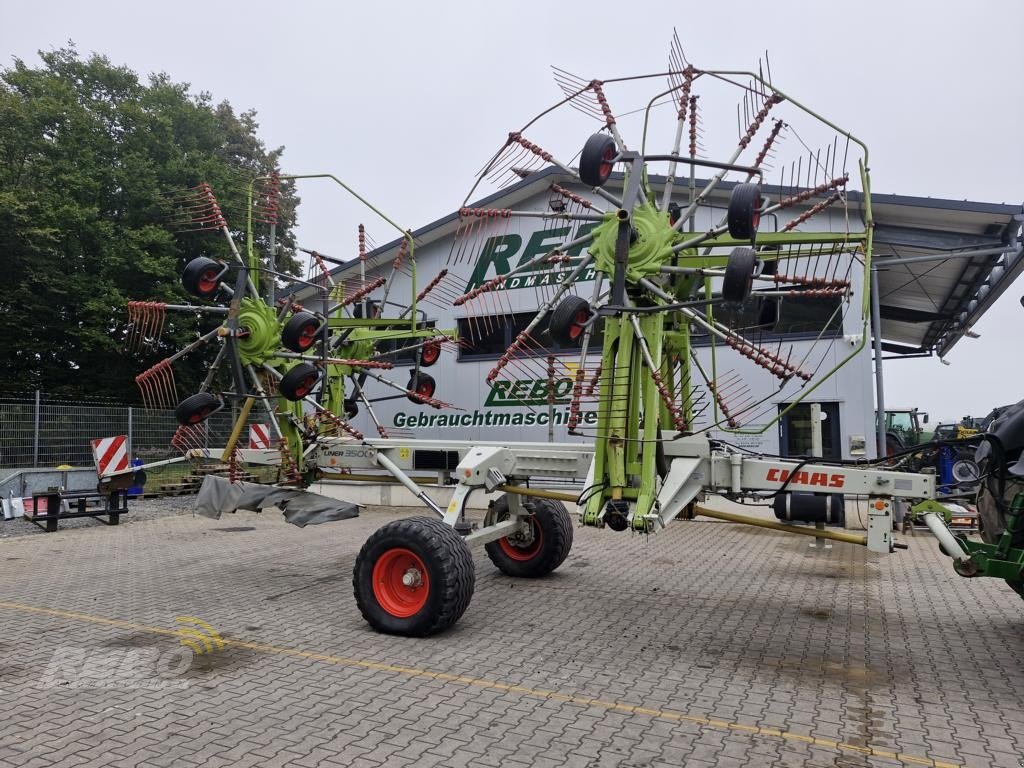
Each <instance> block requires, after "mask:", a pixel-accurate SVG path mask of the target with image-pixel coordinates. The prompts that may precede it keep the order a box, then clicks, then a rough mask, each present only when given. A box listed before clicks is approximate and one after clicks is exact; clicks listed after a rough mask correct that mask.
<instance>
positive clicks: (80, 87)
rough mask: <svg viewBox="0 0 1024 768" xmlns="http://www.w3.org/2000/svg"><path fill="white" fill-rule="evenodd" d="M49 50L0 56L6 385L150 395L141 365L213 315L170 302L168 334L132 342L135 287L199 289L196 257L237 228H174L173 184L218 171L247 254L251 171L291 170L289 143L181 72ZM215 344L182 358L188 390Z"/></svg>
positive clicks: (216, 185)
mask: <svg viewBox="0 0 1024 768" xmlns="http://www.w3.org/2000/svg"><path fill="white" fill-rule="evenodd" d="M40 57H41V59H42V64H41V66H39V67H29V66H28V65H26V64H25V63H24V62H23V61H20V60H15V62H14V64H13V66H11V67H10V68H8V69H5V70H0V266H2V272H3V277H4V280H3V289H2V290H0V387H2V388H3V389H5V390H7V391H12V390H21V391H27V390H31V389H35V388H39V389H42V390H44V391H46V392H50V393H55V394H60V395H65V396H70V397H97V396H100V397H112V398H117V399H119V400H122V401H126V402H138V399H139V393H138V390H137V389H136V388H135V384H134V377H135V375H136V374H138V373H139V372H140V371H141V370H143V369H144V368H146V367H148V366H149V365H151V364H152V363H153V362H155V361H156V360H158V359H161V358H162V357H165V356H166V355H167V354H169V353H171V352H173V351H174V350H176V349H179V348H180V347H181V346H183V345H184V344H186V343H188V342H189V341H190V340H193V339H195V338H196V336H197V335H198V334H199V333H200V332H201V331H205V330H208V329H209V328H210V327H211V326H210V320H208V319H207V320H200V319H199V318H198V317H192V316H188V315H186V316H181V315H169V316H168V324H167V328H166V330H165V334H164V339H163V342H162V344H161V347H160V348H159V349H155V350H149V351H147V352H146V353H145V354H144V355H143V357H142V358H141V359H140V358H138V357H133V356H130V355H127V354H125V353H124V349H123V347H124V333H125V327H126V306H127V302H128V301H129V300H130V299H145V300H153V301H165V302H169V303H188V301H189V298H188V297H187V296H186V294H185V293H184V292H183V290H182V289H181V284H180V281H179V275H180V273H181V269H182V267H183V266H184V265H185V264H186V263H187V262H188V261H189V260H190V259H192V258H194V257H196V256H199V255H206V256H211V257H214V258H224V259H227V258H229V249H228V245H227V243H226V242H225V240H224V239H223V237H218V236H217V235H216V234H213V233H209V232H205V233H203V232H186V233H181V232H176V231H174V230H173V229H172V228H171V226H170V219H171V216H170V214H171V210H170V206H169V203H168V201H169V200H170V199H171V195H173V194H174V193H175V192H180V191H182V190H185V189H187V188H190V187H195V186H196V185H198V184H199V183H201V182H206V183H208V184H210V185H211V187H212V188H213V190H214V192H215V193H216V195H217V197H218V200H219V201H220V203H221V207H222V208H223V210H224V212H225V215H226V218H227V220H228V225H229V226H230V227H231V229H232V233H233V236H234V238H235V240H236V242H237V243H239V246H240V248H241V249H242V252H243V253H244V248H243V247H242V246H243V244H244V229H245V226H246V192H247V187H248V184H249V182H250V180H251V179H253V178H254V177H255V176H262V175H268V174H270V173H271V172H273V171H275V170H279V161H280V157H281V153H282V151H283V148H278V149H273V150H268V149H267V148H266V147H265V146H264V144H263V142H262V141H261V140H260V139H259V137H258V135H257V129H258V127H259V126H258V124H257V122H256V114H255V112H253V111H247V112H242V113H238V114H236V112H235V111H234V109H233V108H232V107H231V105H230V104H229V103H228V102H226V101H224V102H220V103H214V101H213V99H212V97H211V96H210V94H208V93H205V92H203V93H199V94H193V93H191V92H190V90H189V85H188V84H185V83H175V82H172V81H171V79H170V78H169V77H168V76H167V75H164V74H157V75H152V76H150V77H149V78H148V81H145V82H144V81H142V80H140V78H139V76H138V75H137V74H136V73H135V72H133V71H131V70H130V69H128V68H126V67H122V66H115V65H113V64H112V63H111V62H110V61H109V60H107V59H106V58H105V57H102V56H97V55H93V56H90V57H89V58H87V59H86V58H82V57H81V56H80V55H79V54H78V53H77V51H76V50H75V49H74V48H73V47H68V48H62V49H59V50H55V51H49V52H41V53H40ZM297 202H298V200H297V198H296V197H295V194H294V190H293V188H292V186H291V185H289V184H287V183H286V184H285V185H284V188H283V189H282V200H281V210H280V213H279V223H278V226H277V242H278V244H279V246H280V249H281V250H280V255H279V257H278V268H279V269H280V270H282V271H286V272H290V273H293V274H294V273H296V272H297V270H298V262H297V261H296V260H295V257H294V248H295V243H294V239H293V235H292V230H293V227H294V224H295V207H296V204H297ZM266 229H267V228H266V227H262V228H259V229H257V231H256V232H255V239H256V246H257V249H258V250H259V252H260V253H266V247H267V239H266V238H267V232H266ZM215 352H216V350H215V349H206V350H204V351H203V352H197V353H196V354H194V355H191V356H189V357H186V358H184V359H183V360H182V361H181V362H179V363H177V364H175V376H176V378H177V381H178V383H179V389H180V391H181V392H182V393H183V394H187V393H188V392H190V391H194V390H193V388H194V387H195V386H196V384H197V383H198V381H199V380H201V378H202V376H203V375H204V373H205V371H206V369H207V365H208V363H209V361H210V358H211V357H212V355H213V354H215Z"/></svg>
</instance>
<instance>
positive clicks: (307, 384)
mask: <svg viewBox="0 0 1024 768" xmlns="http://www.w3.org/2000/svg"><path fill="white" fill-rule="evenodd" d="M318 381H320V370H319V369H318V368H317V367H316V366H315V365H313V364H312V363H299V364H298V365H296V366H295V367H294V368H292V369H291V370H290V371H288V373H286V374H285V375H284V378H282V379H281V381H279V382H278V383H277V391H278V392H280V393H281V397H283V398H284V399H285V400H291V401H292V402H293V403H294V402H296V401H298V400H301V399H302V398H304V397H305V396H306V395H308V394H309V393H310V392H312V391H313V387H315V386H316V383H317V382H318Z"/></svg>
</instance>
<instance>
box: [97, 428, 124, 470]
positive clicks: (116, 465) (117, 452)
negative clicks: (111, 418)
mask: <svg viewBox="0 0 1024 768" xmlns="http://www.w3.org/2000/svg"><path fill="white" fill-rule="evenodd" d="M92 458H93V461H95V462H96V471H97V472H98V473H99V475H100V476H101V477H102V476H104V475H111V474H114V473H115V472H122V471H124V470H126V469H128V437H127V435H117V436H116V437H101V438H100V439H99V440H93V441H92Z"/></svg>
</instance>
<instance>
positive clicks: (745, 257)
mask: <svg viewBox="0 0 1024 768" xmlns="http://www.w3.org/2000/svg"><path fill="white" fill-rule="evenodd" d="M756 268H757V252H756V251H754V249H753V248H733V250H732V253H730V254H729V261H728V263H727V264H726V265H725V277H723V278H722V298H723V299H724V300H725V301H727V302H730V303H735V304H742V303H743V302H745V301H746V300H747V299H748V298H750V292H751V290H753V287H754V270H755V269H756Z"/></svg>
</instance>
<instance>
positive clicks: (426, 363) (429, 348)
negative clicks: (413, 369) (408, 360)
mask: <svg viewBox="0 0 1024 768" xmlns="http://www.w3.org/2000/svg"><path fill="white" fill-rule="evenodd" d="M440 359H441V342H440V341H436V340H435V341H428V342H427V343H426V344H424V345H423V346H422V347H420V366H421V367H422V368H429V367H430V366H432V365H433V364H434V363H436V362H437V361H438V360H440Z"/></svg>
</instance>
